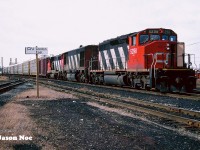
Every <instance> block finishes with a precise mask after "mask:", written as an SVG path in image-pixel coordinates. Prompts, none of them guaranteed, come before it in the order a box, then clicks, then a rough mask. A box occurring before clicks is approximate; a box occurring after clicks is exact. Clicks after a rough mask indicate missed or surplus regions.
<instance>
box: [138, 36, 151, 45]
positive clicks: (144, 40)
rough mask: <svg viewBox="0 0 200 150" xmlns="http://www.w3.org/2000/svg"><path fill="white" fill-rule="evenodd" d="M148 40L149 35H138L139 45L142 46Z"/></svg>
mask: <svg viewBox="0 0 200 150" xmlns="http://www.w3.org/2000/svg"><path fill="white" fill-rule="evenodd" d="M148 40H149V35H147V34H145V35H144V34H143V35H140V44H144V43H146V42H147V41H148Z"/></svg>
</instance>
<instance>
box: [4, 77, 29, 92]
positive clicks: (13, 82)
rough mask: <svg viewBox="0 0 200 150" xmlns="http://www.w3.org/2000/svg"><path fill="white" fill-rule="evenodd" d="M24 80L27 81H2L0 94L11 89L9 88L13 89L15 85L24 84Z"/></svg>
mask: <svg viewBox="0 0 200 150" xmlns="http://www.w3.org/2000/svg"><path fill="white" fill-rule="evenodd" d="M24 82H25V81H21V80H14V81H10V82H6V83H2V84H0V94H2V93H4V92H7V91H9V90H11V89H12V88H14V87H15V86H18V85H20V84H23V83H24Z"/></svg>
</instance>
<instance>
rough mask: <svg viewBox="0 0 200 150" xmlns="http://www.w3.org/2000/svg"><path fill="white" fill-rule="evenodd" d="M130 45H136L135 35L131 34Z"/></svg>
mask: <svg viewBox="0 0 200 150" xmlns="http://www.w3.org/2000/svg"><path fill="white" fill-rule="evenodd" d="M132 45H133V46H136V36H133V37H132Z"/></svg>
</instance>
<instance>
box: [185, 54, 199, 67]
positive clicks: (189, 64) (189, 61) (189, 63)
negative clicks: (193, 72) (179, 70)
mask: <svg viewBox="0 0 200 150" xmlns="http://www.w3.org/2000/svg"><path fill="white" fill-rule="evenodd" d="M183 55H184V56H188V68H190V66H192V64H191V63H192V62H191V59H190V56H191V55H193V56H194V65H195V66H196V68H197V65H196V63H195V54H187V53H184V54H183Z"/></svg>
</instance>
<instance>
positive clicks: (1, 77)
mask: <svg viewBox="0 0 200 150" xmlns="http://www.w3.org/2000/svg"><path fill="white" fill-rule="evenodd" d="M7 80H8V77H6V76H1V75H0V81H7Z"/></svg>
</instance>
